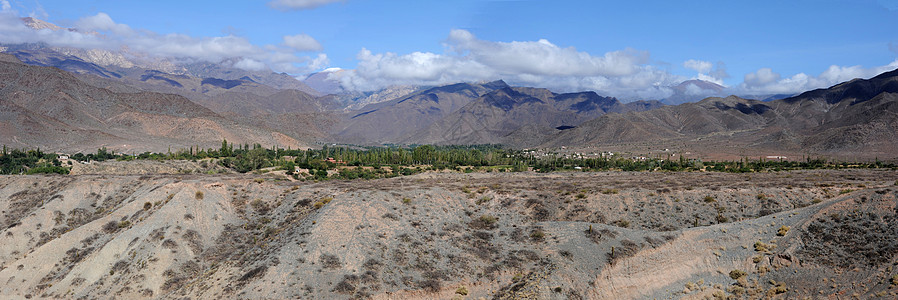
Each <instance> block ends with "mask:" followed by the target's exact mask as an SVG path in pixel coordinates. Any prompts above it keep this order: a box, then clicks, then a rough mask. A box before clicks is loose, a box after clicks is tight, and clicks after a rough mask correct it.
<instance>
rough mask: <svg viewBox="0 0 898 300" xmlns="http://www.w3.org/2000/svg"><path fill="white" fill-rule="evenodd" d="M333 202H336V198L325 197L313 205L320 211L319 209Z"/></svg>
mask: <svg viewBox="0 0 898 300" xmlns="http://www.w3.org/2000/svg"><path fill="white" fill-rule="evenodd" d="M331 200H334V198H331V197H324V198H321V200H318V201H315V203H314V204H312V206H313V207H315V209H319V208H321V207H323V206H324V205H325V204H328V203H330V202H331Z"/></svg>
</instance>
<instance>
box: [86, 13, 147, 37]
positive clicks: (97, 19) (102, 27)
mask: <svg viewBox="0 0 898 300" xmlns="http://www.w3.org/2000/svg"><path fill="white" fill-rule="evenodd" d="M75 24H76V27H77V28H78V29H81V30H95V31H99V32H112V33H115V34H120V35H131V34H133V33H134V31H133V30H131V27H130V26H128V25H125V24H118V23H115V21H113V20H112V18H111V17H109V15H107V14H106V13H102V12H101V13H98V14H97V15H95V16H90V17H85V18H82V19H80V20H78V22H76V23H75Z"/></svg>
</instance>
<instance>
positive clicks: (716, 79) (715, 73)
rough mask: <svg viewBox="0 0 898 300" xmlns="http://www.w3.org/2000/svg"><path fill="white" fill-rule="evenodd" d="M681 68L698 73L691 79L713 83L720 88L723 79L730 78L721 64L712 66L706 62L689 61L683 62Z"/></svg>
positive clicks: (724, 66)
mask: <svg viewBox="0 0 898 300" xmlns="http://www.w3.org/2000/svg"><path fill="white" fill-rule="evenodd" d="M683 67H684V68H687V69H690V70H693V71H696V72H698V74H697V75H696V76H695V77H692V79H698V80H703V81H708V82H713V83H716V84H718V85H721V86H723V85H724V83H723V79H724V78H728V77H730V75H729V74H727V71H726V65H725V64H724V63H723V62H718V63H717V64H713V63H711V62H708V61H703V60H696V59H690V60H687V61H685V62H683Z"/></svg>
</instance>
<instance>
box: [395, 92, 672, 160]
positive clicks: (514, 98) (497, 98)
mask: <svg viewBox="0 0 898 300" xmlns="http://www.w3.org/2000/svg"><path fill="white" fill-rule="evenodd" d="M660 105H661V104H660V103H657V102H635V103H634V104H632V105H628V104H623V103H621V102H620V101H618V100H617V99H615V98H612V97H602V96H599V95H598V94H596V93H595V92H581V93H565V94H556V93H553V92H551V91H549V90H547V89H540V88H527V87H504V88H502V89H498V90H495V91H493V92H490V93H488V94H486V95H483V96H482V97H480V98H478V99H477V100H475V101H473V102H472V103H470V104H468V105H466V106H465V107H462V108H461V109H459V110H458V111H456V112H454V113H452V114H450V115H448V116H446V117H445V118H443V119H442V120H440V121H438V122H436V123H434V124H433V125H431V126H430V127H428V128H425V129H423V130H420V131H418V132H415V133H414V134H413V135H411V136H410V137H408V138H406V139H405V140H404V142H407V143H434V144H492V143H499V144H508V145H515V146H517V145H523V144H529V143H530V142H524V141H522V140H520V138H515V136H518V135H513V134H512V133H514V132H516V131H518V130H522V129H525V130H526V131H532V132H522V133H521V134H520V135H521V136H526V135H528V133H532V134H537V132H541V133H542V135H545V136H550V135H552V134H554V133H556V132H557V131H560V130H562V129H567V128H572V127H576V126H578V125H579V124H580V123H582V122H584V121H587V120H590V119H593V118H596V117H598V116H601V115H604V114H606V113H619V112H626V111H631V110H644V109H652V108H655V107H658V106H660ZM526 139H527V140H530V141H532V140H533V137H532V136H531V137H527V138H526Z"/></svg>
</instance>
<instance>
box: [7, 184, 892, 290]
mask: <svg viewBox="0 0 898 300" xmlns="http://www.w3.org/2000/svg"><path fill="white" fill-rule="evenodd" d="M896 180H898V171H895V170H883V169H874V170H807V171H791V172H770V173H749V174H729V173H714V172H687V173H676V172H639V173H630V172H598V173H589V172H562V173H548V174H540V173H533V172H523V173H471V174H464V173H433V172H428V173H422V174H417V175H414V176H406V177H398V178H391V179H378V180H368V181H365V180H353V181H341V180H330V181H324V182H298V181H290V180H287V179H285V178H284V177H281V176H278V175H275V174H261V175H259V174H256V175H252V174H219V175H197V174H194V175H152V174H151V175H108V174H107V175H104V174H85V175H67V176H3V177H0V201H2V202H0V210H2V224H0V225H2V228H3V230H2V231H3V232H2V233H0V239H2V243H0V283H2V284H0V289H2V290H0V295H4V296H3V297H4V298H9V297H13V298H21V297H24V298H31V299H34V298H79V299H96V298H121V299H134V298H176V299H177V298H203V299H210V298H228V299H231V298H239V299H262V298H274V299H287V298H290V299H297V298H299V299H323V298H338V299H339V298H374V299H434V298H440V299H453V298H459V299H480V298H493V299H625V298H650V299H670V298H673V299H703V298H709V297H710V298H723V299H726V298H735V299H743V298H744V299H757V298H776V299H800V298H812V299H816V298H841V299H846V298H862V299H869V298H882V299H888V298H892V299H894V298H895V297H898V286H896V284H898V282H896V281H898V277H896V274H898V269H896V268H895V265H896V264H898V255H896V254H898V239H896V238H895V237H896V236H898V205H896V204H898V201H896V196H898V186H896V184H898V182H896Z"/></svg>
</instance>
